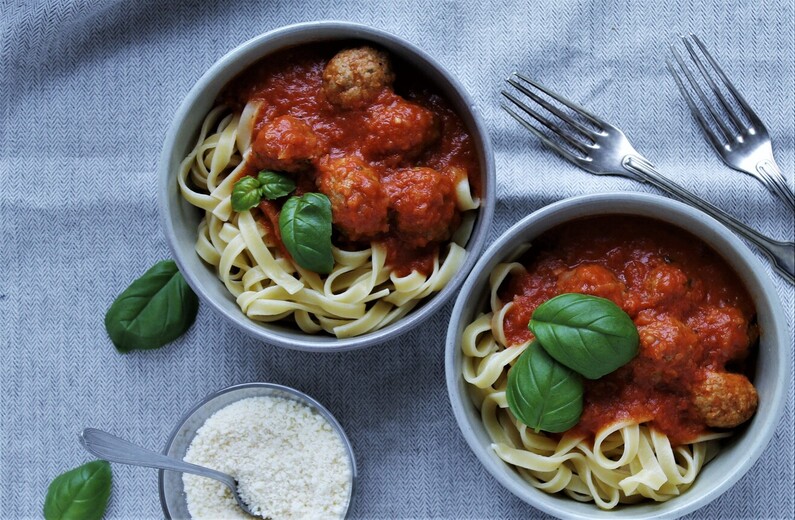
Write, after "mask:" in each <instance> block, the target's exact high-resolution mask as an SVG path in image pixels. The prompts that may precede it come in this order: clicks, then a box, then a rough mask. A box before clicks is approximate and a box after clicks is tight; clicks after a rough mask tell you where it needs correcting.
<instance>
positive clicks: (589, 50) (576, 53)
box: [0, 0, 795, 518]
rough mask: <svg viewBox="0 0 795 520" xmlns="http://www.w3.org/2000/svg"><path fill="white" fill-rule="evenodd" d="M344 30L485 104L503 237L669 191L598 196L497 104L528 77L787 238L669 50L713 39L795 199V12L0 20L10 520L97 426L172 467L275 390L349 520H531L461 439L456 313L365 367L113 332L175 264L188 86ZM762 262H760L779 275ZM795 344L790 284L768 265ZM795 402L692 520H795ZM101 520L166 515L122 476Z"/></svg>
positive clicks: (0, 11) (561, 7)
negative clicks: (354, 466)
mask: <svg viewBox="0 0 795 520" xmlns="http://www.w3.org/2000/svg"><path fill="white" fill-rule="evenodd" d="M321 19H339V20H350V21H357V22H362V23H365V24H369V25H372V26H376V27H379V28H382V29H385V30H387V31H390V32H393V33H395V34H398V35H400V36H402V37H403V38H405V39H407V40H409V41H411V42H412V43H415V44H416V45H418V46H420V47H422V48H423V49H425V50H426V51H427V52H429V53H430V54H431V55H433V56H434V57H435V58H437V59H438V60H439V61H440V62H441V63H442V64H443V65H444V66H445V67H447V68H448V70H449V71H450V72H451V73H452V74H453V75H455V76H456V77H457V78H459V79H460V81H461V82H462V83H463V85H464V86H465V87H466V89H467V90H468V91H469V92H470V93H471V95H472V97H473V98H474V99H475V100H476V102H477V103H478V104H479V105H480V106H481V107H482V110H483V112H484V116H485V121H486V124H487V127H488V129H489V131H490V132H491V136H492V138H493V141H494V145H495V150H496V154H497V156H496V163H497V177H498V194H497V199H498V200H497V208H496V215H495V220H494V226H493V230H492V236H493V237H496V236H497V235H498V234H499V233H501V232H503V231H504V230H506V229H507V228H508V227H509V226H510V225H511V224H513V223H514V222H516V221H517V220H519V219H520V218H521V217H523V216H525V215H527V214H529V213H531V212H532V211H534V210H536V209H538V208H541V207H542V206H544V205H547V204H549V203H552V202H554V201H557V200H560V199H563V198H566V197H570V196H574V195H581V194H587V193H601V192H611V191H621V190H625V191H649V192H653V191H654V190H653V189H651V188H648V187H645V186H642V185H640V184H636V183H633V182H631V181H628V180H624V179H620V178H602V177H593V176H590V175H589V174H587V173H585V172H583V171H580V170H578V169H576V168H575V167H573V166H572V165H570V164H568V163H566V162H564V161H563V160H562V159H560V158H558V157H557V156H555V155H553V154H552V153H550V152H548V151H547V150H545V149H543V148H541V147H540V145H539V144H538V143H537V142H536V141H534V140H532V139H529V138H528V135H527V134H526V133H525V132H524V131H523V130H521V129H520V128H519V127H518V125H516V123H514V122H513V121H512V120H510V119H509V118H508V117H507V116H506V115H505V114H504V113H503V112H502V111H501V110H500V109H499V108H498V104H499V95H498V90H499V88H500V86H501V81H502V79H503V78H504V77H506V75H507V74H508V73H509V72H510V71H512V70H513V69H518V70H522V71H526V72H528V73H529V74H531V75H532V76H534V77H536V78H538V79H540V80H541V81H543V82H545V83H547V84H548V85H550V86H553V87H555V88H557V89H559V90H561V91H563V92H564V93H566V94H567V95H568V96H569V97H571V98H572V99H574V100H577V101H579V102H581V103H583V104H585V105H586V106H589V107H590V108H591V109H592V110H594V111H596V112H598V113H600V114H602V115H604V116H606V117H607V118H608V119H609V120H610V121H612V122H614V123H615V124H617V125H618V126H619V127H621V128H622V129H624V130H625V131H626V132H627V133H628V134H629V136H630V138H631V139H632V142H633V143H634V144H635V146H636V147H637V148H638V149H639V150H640V151H641V152H642V153H644V154H646V155H647V156H648V157H649V158H650V159H651V160H652V161H654V162H655V163H656V164H657V165H658V166H659V168H660V169H661V170H662V171H663V172H666V173H667V174H668V175H669V176H670V177H672V178H674V179H675V180H676V181H677V182H680V183H681V184H683V185H685V186H687V187H689V188H691V189H692V190H693V191H695V192H697V193H699V194H700V195H702V196H703V197H704V198H706V199H708V200H710V201H712V202H713V203H715V204H717V205H718V206H721V207H722V208H725V209H727V210H729V211H731V212H732V213H733V214H735V215H736V216H737V217H739V218H740V219H741V220H743V221H745V222H748V223H749V224H751V225H753V226H755V227H757V228H758V229H760V230H761V231H763V232H765V233H767V234H769V235H772V236H775V237H778V238H780V239H788V240H792V238H793V220H792V215H791V214H789V213H788V212H787V211H786V210H784V209H782V208H781V205H780V204H779V203H778V202H777V201H776V200H774V199H773V198H772V197H771V196H770V195H769V194H768V192H766V191H765V189H764V188H762V186H761V185H760V184H758V183H757V181H755V180H753V179H752V178H750V177H748V176H745V175H743V174H740V173H737V172H733V171H730V170H728V169H727V168H726V167H724V166H723V164H722V163H721V162H720V160H719V159H718V158H717V157H716V156H715V154H714V153H713V151H712V150H710V149H709V148H708V147H707V144H706V142H705V140H704V139H703V137H702V135H701V134H700V132H699V130H698V128H697V127H696V125H695V122H694V120H693V119H692V117H691V116H690V114H689V113H688V111H687V108H686V106H685V104H684V102H683V101H682V100H681V99H680V98H679V94H678V93H677V92H676V90H675V86H674V83H673V81H672V80H671V78H670V77H669V76H668V74H667V72H666V71H665V68H664V59H665V57H666V45H667V44H668V43H670V42H672V41H673V40H674V38H675V37H676V35H677V34H679V33H684V32H689V31H692V32H695V33H696V34H699V35H701V36H702V37H703V39H704V40H705V41H706V42H707V44H708V45H709V47H710V48H711V49H712V50H713V51H714V54H715V55H716V56H717V58H718V59H719V61H720V62H721V63H722V64H723V65H724V68H725V69H726V71H727V72H728V74H729V76H730V77H732V78H734V79H735V81H736V83H738V84H739V86H740V87H741V90H742V92H743V93H744V94H745V96H746V98H747V99H749V100H750V102H751V104H752V105H753V106H754V107H755V108H756V109H757V111H758V113H759V114H760V116H762V119H763V120H764V121H765V122H766V124H767V125H768V128H769V130H770V133H771V134H772V136H773V137H774V140H775V142H774V145H775V146H774V147H775V151H776V155H777V158H778V162H779V164H780V166H781V168H782V170H783V172H784V174H785V176H787V178H788V180H789V183H790V185H791V184H792V182H793V180H792V179H793V166H794V165H795V147H794V146H793V135H794V134H795V129H794V128H793V126H795V108H793V107H794V106H795V100H794V99H793V93H794V92H795V34H794V32H795V29H794V28H795V7H793V2H792V0H772V1H765V2H759V1H758V2H736V3H731V4H724V3H722V2H719V1H713V2H705V3H702V2H693V1H692V0H666V1H664V2H663V1H660V2H631V1H625V2H619V1H615V0H605V1H602V2H597V1H590V2H589V1H583V0H580V1H574V0H567V1H558V2H541V1H537V2H528V1H514V2H495V3H490V2H471V3H468V2H461V1H445V2H436V1H432V0H425V1H417V2H409V3H403V2H385V3H360V2H350V1H332V0H329V1H325V0H321V1H314V2H298V1H293V2H291V1H262V2H257V1H253V0H245V1H236V0H234V1H225V2H196V3H193V4H190V3H183V2H173V3H172V2H161V1H155V0H145V1H116V2H114V1H99V0H46V1H38V0H37V1H23V0H20V1H11V2H9V1H8V0H5V1H3V2H0V22H1V24H2V30H1V31H0V56H1V57H2V58H1V60H0V104H1V105H2V111H1V112H0V175H1V176H2V183H0V203H1V205H0V212H2V213H0V229H2V244H0V265H1V266H2V268H1V269H0V273H2V274H1V275H0V349H1V350H0V352H1V353H2V357H1V360H0V399H1V400H2V401H1V402H2V405H1V407H0V493H2V496H1V498H0V517H2V518H22V517H40V516H41V510H42V503H43V500H44V495H45V492H46V489H47V485H48V483H49V482H50V480H51V479H52V478H53V477H55V476H56V475H57V474H59V473H61V472H63V471H64V470H67V469H69V468H72V467H74V466H77V465H79V464H82V463H84V462H86V461H88V460H90V459H91V457H90V456H89V455H88V454H87V453H85V452H84V451H83V449H82V448H81V447H80V446H79V445H78V443H77V433H78V432H79V431H80V430H81V429H82V428H83V427H85V426H95V427H99V428H103V429H107V430H110V431H112V432H116V433H118V434H123V435H124V436H125V437H127V438H129V439H130V440H132V441H134V442H137V443H140V444H142V445H144V446H148V447H151V448H156V449H161V448H162V446H163V444H164V442H165V440H166V438H167V436H168V434H169V433H170V431H171V429H172V428H173V427H174V424H175V421H176V419H177V418H178V417H180V416H181V414H182V413H183V412H184V411H185V410H186V409H187V408H188V407H190V406H191V405H193V404H194V403H195V402H197V401H198V400H199V399H201V398H202V397H203V396H204V395H206V394H208V393H210V392H213V391H215V390H218V389H220V388H223V387H225V386H227V385H231V384H235V383H242V382H249V381H271V382H276V383H281V384H285V385H289V386H293V387H295V388H298V389H300V390H303V391H305V392H307V393H309V394H310V395H312V396H314V397H316V398H317V399H318V400H319V401H321V402H322V403H324V404H325V405H326V406H328V407H329V408H330V409H331V410H332V412H333V413H334V414H336V416H337V417H338V418H339V420H340V422H341V423H342V424H343V425H344V427H345V429H346V430H347V432H348V434H349V435H350V438H351V441H352V443H353V446H354V449H355V451H356V454H357V457H358V462H359V469H360V481H359V487H358V490H357V493H356V497H355V501H354V503H353V507H352V516H353V517H368V518H376V517H381V518H408V517H412V518H427V517H449V518H465V517H471V518H485V517H499V518H538V517H543V516H544V515H543V514H542V513H541V512H539V511H537V510H535V509H533V508H532V507H530V506H528V505H527V504H525V503H523V502H521V501H520V500H519V499H517V498H516V497H514V496H513V495H511V494H510V493H508V492H507V491H505V490H504V489H503V488H502V487H501V486H500V485H499V484H498V483H497V482H496V481H495V480H494V479H493V478H492V477H491V476H490V475H489V474H488V473H486V471H485V470H484V469H483V468H482V467H481V465H480V464H479V463H478V461H477V459H476V458H475V456H474V455H473V454H472V453H471V451H470V450H469V448H468V447H467V446H466V444H465V443H464V440H463V438H462V436H461V435H460V433H459V431H458V427H457V426H456V423H455V421H454V419H453V415H452V413H451V410H450V405H449V402H448V399H447V392H446V389H445V384H444V371H443V361H442V360H443V350H444V339H445V333H446V328H447V322H448V316H449V313H450V309H451V304H448V305H447V306H446V307H444V308H443V309H442V310H441V311H440V312H439V313H438V314H436V315H435V316H434V317H433V318H432V319H431V320H429V321H428V322H427V323H426V324H425V325H424V326H422V327H421V328H418V329H416V330H414V331H413V332H411V333H410V334H408V335H407V336H406V337H404V338H402V339H400V340H398V341H393V342H390V343H388V344H384V345H379V346H377V347H373V348H369V349H366V350H363V351H358V352H349V353H340V354H308V353H301V352H293V351H289V350H284V349H280V348H276V347H274V346H271V345H267V344H263V343H260V342H257V341H255V340H253V339H252V338H249V337H247V336H245V335H243V334H242V333H241V332H239V331H238V330H236V329H235V328H233V327H232V326H230V325H229V324H227V323H225V322H224V321H223V320H222V319H221V317H220V316H219V315H218V314H216V313H215V312H213V311H212V310H211V309H210V308H209V306H207V305H202V307H201V309H200V311H199V316H198V319H197V321H196V324H195V325H194V326H193V327H192V328H191V329H190V331H189V332H188V333H187V334H186V335H185V336H184V337H182V338H180V339H179V340H178V341H176V342H174V343H173V344H171V345H168V346H167V347H165V348H162V349H160V350H157V351H150V352H136V353H133V354H129V355H120V354H118V353H117V352H116V351H115V350H114V348H113V346H112V345H111V343H110V341H109V340H108V338H107V336H106V334H105V329H104V327H103V317H104V314H105V311H106V310H107V308H108V306H109V305H110V303H111V302H112V301H113V299H114V298H115V297H116V295H118V294H119V292H121V291H122V290H123V289H124V288H125V287H126V286H127V285H128V284H129V283H130V282H131V281H132V280H133V279H134V278H136V277H138V276H139V275H140V274H142V273H143V272H144V271H145V270H146V269H147V268H149V267H150V266H151V265H152V264H153V263H155V262H156V261H157V260H160V259H163V258H167V257H168V256H169V250H168V248H167V245H166V242H165V239H164V235H163V231H162V230H161V229H160V224H159V220H158V214H157V206H156V202H155V201H156V182H155V170H156V164H157V159H158V154H159V152H160V146H161V142H162V140H163V137H164V134H165V131H166V128H167V126H168V125H169V124H170V121H171V118H172V115H173V114H174V112H175V110H176V108H177V105H178V104H179V103H180V100H181V99H182V98H183V96H184V95H185V94H186V92H187V91H188V89H189V88H190V87H191V85H192V84H193V82H194V81H195V80H196V79H197V78H198V77H199V76H200V75H201V74H202V73H203V72H204V71H205V70H206V69H207V68H208V67H209V66H210V65H211V64H212V63H213V62H214V61H215V60H217V59H218V58H219V57H220V56H222V55H223V54H224V53H226V52H227V51H228V50H230V49H231V48H233V47H235V46H237V45H238V44H240V43H242V42H243V41H245V40H247V39H249V38H252V37H254V36H256V35H258V34H261V33H263V32H266V31H268V30H271V29H274V28H277V27H279V26H282V25H286V24H291V23H295V22H301V21H309V20H321ZM765 265H766V266H767V263H765ZM768 272H769V274H770V276H771V277H772V279H773V281H774V283H775V285H776V288H777V290H778V293H779V296H780V298H781V300H782V302H783V306H784V308H785V310H786V313H787V315H788V316H789V317H790V327H792V324H793V319H792V316H793V302H794V301H795V292H794V291H793V287H792V286H789V285H787V284H786V283H784V281H783V280H782V279H781V278H779V277H778V276H777V275H775V274H774V273H773V272H772V271H770V269H769V268H768ZM792 394H793V390H792V385H791V383H790V388H789V400H788V403H787V408H786V413H785V417H784V419H783V420H782V422H781V424H780V425H779V427H778V430H777V432H776V435H775V437H774V439H773V441H772V442H771V444H770V446H769V447H768V449H767V451H766V452H765V453H764V455H763V456H762V458H761V459H760V460H759V462H757V463H756V465H755V466H754V467H753V469H752V470H751V471H750V472H749V473H748V474H746V475H745V476H744V477H743V478H742V479H741V480H740V481H739V482H738V483H737V484H736V486H734V487H733V488H732V489H731V490H730V491H729V492H727V493H725V494H724V495H723V496H721V497H720V498H719V499H717V500H715V501H714V502H713V503H711V504H710V505H709V506H707V507H705V508H703V509H702V510H700V511H698V512H696V513H694V514H693V515H692V517H693V518H792V517H793V515H794V513H793V420H794V418H795V417H794V416H793V408H792V401H793V399H792ZM113 472H114V481H113V494H112V498H111V501H110V505H109V509H108V513H107V518H157V517H161V516H162V513H161V509H160V503H159V501H158V495H157V475H156V472H155V471H153V470H148V469H143V468H134V467H128V466H122V465H114V466H113Z"/></svg>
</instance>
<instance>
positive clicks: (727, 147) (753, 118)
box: [665, 34, 795, 210]
mask: <svg viewBox="0 0 795 520" xmlns="http://www.w3.org/2000/svg"><path fill="white" fill-rule="evenodd" d="M681 38H682V41H683V42H684V44H685V47H686V48H687V52H688V54H689V55H690V59H691V60H692V62H693V63H695V65H696V67H697V68H698V70H699V71H700V72H701V75H702V76H703V78H704V83H707V84H708V85H709V88H710V90H711V91H712V93H713V95H714V99H716V100H717V101H718V102H717V103H714V102H710V101H709V99H708V98H707V95H706V94H705V92H704V90H703V89H702V88H701V86H700V85H699V83H698V81H697V80H696V77H695V75H694V74H693V72H692V71H691V70H690V68H688V66H687V65H686V64H685V61H684V59H683V58H682V56H681V55H680V54H679V52H678V51H677V50H676V47H674V46H673V45H671V53H672V54H673V57H674V59H675V60H676V63H677V64H678V65H679V67H680V69H681V70H682V72H684V76H685V77H686V78H687V81H688V83H689V84H690V86H691V88H692V90H693V91H694V92H695V93H696V95H697V96H698V98H699V99H700V100H701V104H702V106H703V107H706V110H704V109H703V108H702V109H699V106H698V105H697V103H696V99H695V98H694V97H693V94H692V93H691V91H690V90H688V89H687V88H686V87H685V82H684V81H683V79H682V75H681V74H680V73H679V72H678V71H677V69H676V67H675V66H674V64H673V63H672V62H671V60H670V59H666V60H665V64H666V66H667V67H668V71H669V72H670V73H671V75H672V76H673V78H674V81H675V82H676V85H677V87H679V91H680V92H681V93H682V97H684V98H685V101H686V102H687V105H688V107H690V111H691V112H692V113H693V116H694V117H695V118H696V120H697V121H698V122H699V124H700V125H701V129H702V130H703V131H704V134H705V135H706V136H707V139H709V142H710V143H711V144H712V146H713V148H715V151H716V152H718V155H720V157H721V159H723V162H724V163H726V165H727V166H729V167H730V168H733V169H735V170H738V171H741V172H745V173H747V174H749V175H752V176H754V177H756V178H757V179H759V180H760V181H761V182H762V184H764V185H765V186H766V187H767V189H769V190H770V191H771V192H772V193H773V194H774V195H776V196H778V197H779V198H781V200H783V201H784V202H785V203H786V204H787V206H789V208H790V209H791V210H795V194H793V192H792V190H791V189H790V187H789V186H788V185H787V181H786V180H785V179H784V177H783V176H782V175H781V170H780V169H779V167H778V165H777V164H776V161H775V160H774V159H773V148H772V146H771V142H770V136H769V134H768V132H767V129H766V128H765V125H764V124H762V121H761V120H760V119H759V117H758V116H757V115H756V113H755V112H754V111H753V110H752V109H751V107H750V106H749V105H748V103H747V102H746V101H745V99H743V97H742V96H741V95H740V93H739V92H738V91H737V89H736V88H735V87H734V85H732V83H731V81H729V78H727V77H726V74H725V73H724V72H723V69H721V68H720V66H719V65H718V63H717V62H716V61H715V59H714V58H713V57H712V55H711V54H710V53H709V51H707V48H706V47H705V46H704V44H703V43H702V42H701V40H700V39H699V38H698V36H696V35H695V34H691V35H690V38H691V39H692V42H691V41H690V40H689V39H688V38H687V37H685V36H682V37H681ZM693 44H695V46H696V47H698V48H699V50H700V51H701V54H702V55H703V56H704V57H705V58H706V63H705V61H704V60H703V59H701V58H700V57H699V55H698V53H697V52H696V49H695V47H694V45H693ZM708 69H711V73H710V70H708ZM714 77H717V78H718V79H719V81H720V82H721V84H722V86H723V87H724V91H728V92H729V93H730V94H731V96H732V97H733V98H734V101H735V102H736V105H735V106H732V105H733V104H731V103H730V102H729V100H728V99H727V98H726V96H724V92H723V91H721V89H720V87H719V86H718V84H717V83H716V82H715V79H713V78H714ZM708 119H709V121H712V122H713V123H714V125H713V126H712V127H711V126H710V125H709V122H708ZM743 119H745V121H747V122H748V124H746V123H745V122H744V121H743Z"/></svg>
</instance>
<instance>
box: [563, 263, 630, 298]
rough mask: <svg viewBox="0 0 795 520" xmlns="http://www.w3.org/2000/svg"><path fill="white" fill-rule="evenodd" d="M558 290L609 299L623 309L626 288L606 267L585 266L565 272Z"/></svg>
mask: <svg viewBox="0 0 795 520" xmlns="http://www.w3.org/2000/svg"><path fill="white" fill-rule="evenodd" d="M558 290H559V291H560V292H562V293H583V294H591V295H593V296H600V297H602V298H607V299H608V300H611V301H612V302H613V303H615V304H616V305H618V306H619V307H621V306H622V305H623V304H624V294H625V293H626V287H625V286H624V284H623V283H622V282H621V281H620V280H619V279H618V278H616V275H615V274H613V272H612V271H610V270H609V269H607V268H606V267H602V266H601V265H597V264H584V265H579V266H577V267H575V268H574V269H571V270H568V271H564V272H563V273H561V274H560V275H559V276H558Z"/></svg>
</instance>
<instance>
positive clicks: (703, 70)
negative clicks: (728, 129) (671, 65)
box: [682, 34, 745, 133]
mask: <svg viewBox="0 0 795 520" xmlns="http://www.w3.org/2000/svg"><path fill="white" fill-rule="evenodd" d="M690 36H695V35H694V34H691V35H690ZM682 41H683V42H684V43H685V47H686V48H687V52H688V53H689V54H690V58H691V59H692V60H693V61H694V62H695V64H696V67H698V69H699V70H700V71H701V75H702V76H704V78H705V79H706V80H707V83H709V86H710V88H711V89H712V92H713V94H715V97H717V98H718V101H719V102H720V104H721V105H723V108H724V110H725V111H726V113H728V114H729V117H730V118H731V120H732V122H733V123H734V126H735V128H736V129H737V132H738V133H742V131H743V128H745V125H744V124H743V122H742V120H741V119H740V118H739V116H738V115H737V114H736V113H735V111H734V109H733V108H732V106H731V105H729V102H728V101H727V100H726V98H725V97H724V96H723V92H721V91H720V89H719V88H718V85H716V84H715V81H714V80H713V79H712V75H711V74H709V72H707V67H706V66H705V65H704V62H703V61H702V60H701V58H700V57H699V56H698V54H697V53H696V50H695V49H694V48H693V45H692V44H691V43H690V41H689V40H688V39H687V37H685V36H682ZM699 48H700V49H701V50H702V52H706V49H705V48H704V47H703V46H701V45H699ZM710 58H711V57H710ZM710 64H713V70H714V69H715V65H717V63H716V62H715V60H712V59H710ZM723 84H724V86H726V87H727V88H729V89H730V90H731V89H733V88H734V87H732V85H731V83H730V82H729V81H728V78H726V77H725V76H724V77H723Z"/></svg>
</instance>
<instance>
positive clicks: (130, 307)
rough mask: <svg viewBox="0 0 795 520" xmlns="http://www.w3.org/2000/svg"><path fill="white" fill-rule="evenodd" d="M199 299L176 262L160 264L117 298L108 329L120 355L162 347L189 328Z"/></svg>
mask: <svg viewBox="0 0 795 520" xmlns="http://www.w3.org/2000/svg"><path fill="white" fill-rule="evenodd" d="M198 310H199V299H198V298H197V297H196V294H194V292H193V291H192V290H191V288H190V287H189V286H188V284H187V283H186V282H185V279H184V278H183V277H182V274H181V273H180V272H179V269H177V264H175V263H174V261H173V260H164V261H162V262H158V263H157V264H155V265H154V266H153V267H152V268H151V269H149V270H148V271H147V272H146V273H144V275H143V276H141V277H140V278H138V279H137V280H135V281H134V282H133V283H132V284H130V286H129V287H128V288H127V289H125V290H124V292H123V293H121V294H120V295H119V297H118V298H116V301H114V302H113V304H112V305H111V306H110V309H108V312H107V314H105V329H106V330H107V331H108V335H109V336H110V339H111V340H112V341H113V344H114V345H115V346H116V349H117V350H118V351H119V352H129V351H131V350H135V349H152V348H158V347H162V346H163V345H165V344H166V343H169V342H171V341H173V340H175V339H177V338H178V337H179V336H181V335H182V334H183V333H184V332H185V331H186V330H188V329H189V328H190V326H191V325H192V324H193V321H194V320H195V319H196V313H197V312H198Z"/></svg>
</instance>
